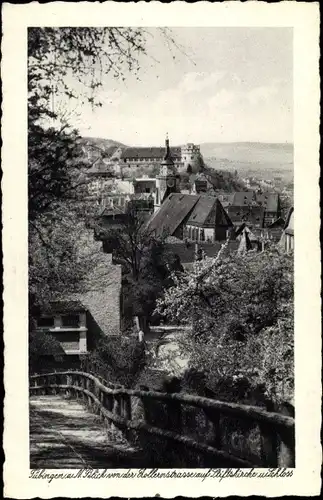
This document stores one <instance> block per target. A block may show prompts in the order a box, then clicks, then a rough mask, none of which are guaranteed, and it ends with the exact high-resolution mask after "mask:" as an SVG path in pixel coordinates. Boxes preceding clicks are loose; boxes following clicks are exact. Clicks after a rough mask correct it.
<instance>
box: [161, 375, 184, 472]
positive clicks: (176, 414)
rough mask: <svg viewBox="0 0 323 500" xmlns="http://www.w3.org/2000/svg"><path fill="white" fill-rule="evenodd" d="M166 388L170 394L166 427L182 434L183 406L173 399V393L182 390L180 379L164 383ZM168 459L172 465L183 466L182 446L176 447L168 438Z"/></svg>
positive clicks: (167, 404) (166, 446) (166, 450)
mask: <svg viewBox="0 0 323 500" xmlns="http://www.w3.org/2000/svg"><path fill="white" fill-rule="evenodd" d="M164 389H165V390H166V392H167V393H168V394H169V395H170V398H169V400H168V401H167V403H166V429H167V430H170V431H173V432H176V433H177V434H181V431H182V406H181V402H180V401H176V400H173V399H172V398H171V395H172V394H176V393H179V392H180V390H181V383H180V380H179V379H177V378H176V377H174V378H173V379H172V380H170V381H169V382H166V383H165V384H164ZM165 453H166V457H165V458H166V460H167V461H169V462H170V466H172V467H181V466H182V459H183V453H182V450H181V448H180V447H178V449H177V447H174V443H173V442H172V441H171V440H170V439H167V441H166V443H165Z"/></svg>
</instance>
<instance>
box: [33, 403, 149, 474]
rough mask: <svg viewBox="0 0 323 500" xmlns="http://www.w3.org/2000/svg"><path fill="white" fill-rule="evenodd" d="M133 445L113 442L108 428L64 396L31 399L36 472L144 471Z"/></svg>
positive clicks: (34, 466)
mask: <svg viewBox="0 0 323 500" xmlns="http://www.w3.org/2000/svg"><path fill="white" fill-rule="evenodd" d="M139 462H140V458H139V457H138V453H137V452H136V451H135V450H134V449H133V448H130V447H129V445H122V444H116V443H112V442H109V438H108V433H107V431H106V430H105V428H104V424H103V423H102V422H101V421H100V420H99V418H98V417H97V416H95V415H93V413H90V412H89V411H88V410H87V409H86V408H85V407H84V406H83V405H81V404H80V403H79V402H77V401H74V400H68V399H64V398H63V397H62V396H34V397H31V398H30V467H31V468H32V469H69V468H70V469H72V468H75V469H79V468H87V469H90V468H94V469H98V468H100V469H104V468H128V467H140V463H139Z"/></svg>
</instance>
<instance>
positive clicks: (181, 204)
mask: <svg viewBox="0 0 323 500" xmlns="http://www.w3.org/2000/svg"><path fill="white" fill-rule="evenodd" d="M198 200H199V196H197V195H189V194H179V193H173V194H170V195H169V196H168V198H167V199H166V200H165V201H164V203H163V204H162V206H161V207H160V209H159V210H158V211H157V212H155V213H154V214H153V215H152V217H151V218H150V220H149V221H148V225H147V229H148V231H152V232H155V234H156V236H160V235H162V234H163V233H167V234H168V235H173V234H174V232H175V231H176V229H177V228H178V226H179V225H180V224H181V223H182V222H183V221H184V219H186V218H187V217H188V216H189V214H190V212H191V211H192V209H193V208H194V205H195V204H196V203H197V202H198Z"/></svg>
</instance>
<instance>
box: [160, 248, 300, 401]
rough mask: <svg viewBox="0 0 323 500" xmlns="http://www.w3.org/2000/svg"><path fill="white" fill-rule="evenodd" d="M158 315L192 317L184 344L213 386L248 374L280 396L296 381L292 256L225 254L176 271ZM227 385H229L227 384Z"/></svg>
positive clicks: (274, 397) (237, 381)
mask: <svg viewBox="0 0 323 500" xmlns="http://www.w3.org/2000/svg"><path fill="white" fill-rule="evenodd" d="M174 281H175V285H174V286H173V287H171V288H169V289H168V290H167V291H166V293H165V295H164V298H163V299H162V300H159V301H158V307H157V310H158V311H159V313H160V314H164V315H167V316H170V317H171V318H173V319H175V320H176V321H178V320H179V321H182V322H185V323H187V324H192V333H191V334H190V335H189V336H188V337H187V338H186V339H185V341H184V342H182V343H181V347H182V349H183V350H184V351H185V352H187V353H188V354H189V356H190V366H191V367H192V368H194V369H196V370H198V371H202V372H204V373H205V374H206V375H207V379H208V386H209V387H210V388H212V390H215V389H217V390H218V389H219V385H221V383H223V381H224V382H225V384H226V388H227V389H228V384H229V382H230V384H233V385H237V384H238V385H239V384H240V383H241V381H242V380H244V381H247V382H248V384H247V385H249V386H250V390H251V389H253V390H256V389H257V390H260V389H261V391H262V393H263V396H264V398H266V397H267V398H269V399H270V400H271V401H275V402H278V401H281V400H284V399H286V398H287V399H290V398H291V397H292V388H293V319H292V318H293V261H292V257H290V256H287V255H285V254H280V253H279V252H278V251H277V250H268V251H266V252H263V253H255V252H249V253H248V254H247V255H244V256H238V255H236V254H229V255H227V254H225V252H224V249H222V250H221V251H220V253H219V255H218V256H217V257H216V258H215V259H208V258H206V259H205V260H203V261H201V262H198V263H196V264H195V265H194V269H193V270H192V271H191V272H188V273H184V274H182V275H178V276H177V277H174ZM224 392H225V391H224Z"/></svg>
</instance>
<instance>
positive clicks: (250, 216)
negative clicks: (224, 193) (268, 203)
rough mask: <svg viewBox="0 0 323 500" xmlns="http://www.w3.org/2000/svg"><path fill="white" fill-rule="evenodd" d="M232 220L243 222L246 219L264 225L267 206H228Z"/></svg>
mask: <svg viewBox="0 0 323 500" xmlns="http://www.w3.org/2000/svg"><path fill="white" fill-rule="evenodd" d="M226 210H227V212H228V214H229V217H230V219H231V220H232V222H236V223H237V222H239V223H240V222H243V221H244V220H246V221H248V222H250V223H252V224H257V225H263V221H264V216H265V208H264V207H260V206H259V205H251V206H248V205H245V206H236V205H235V206H233V205H231V206H230V205H229V206H227V207H226Z"/></svg>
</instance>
